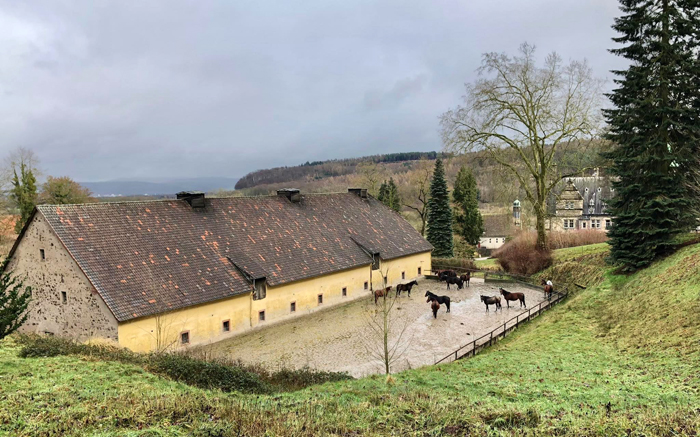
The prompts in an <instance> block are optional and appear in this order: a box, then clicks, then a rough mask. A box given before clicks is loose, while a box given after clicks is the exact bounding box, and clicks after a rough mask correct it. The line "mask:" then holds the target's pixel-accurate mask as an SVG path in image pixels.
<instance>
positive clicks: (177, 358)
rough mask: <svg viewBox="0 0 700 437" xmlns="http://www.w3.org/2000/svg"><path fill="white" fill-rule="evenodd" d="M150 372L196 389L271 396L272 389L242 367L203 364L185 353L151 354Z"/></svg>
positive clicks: (205, 362) (148, 367)
mask: <svg viewBox="0 0 700 437" xmlns="http://www.w3.org/2000/svg"><path fill="white" fill-rule="evenodd" d="M147 369H148V370H149V371H151V372H153V373H157V374H160V375H164V376H167V377H168V378H170V379H173V380H175V381H179V382H183V383H185V384H188V385H193V386H195V387H200V388H206V389H219V390H222V391H226V392H230V391H240V392H243V393H269V392H271V391H272V390H271V388H270V386H269V385H268V384H266V383H264V382H263V381H261V380H260V377H259V376H258V375H256V374H255V373H252V372H249V371H247V370H245V369H243V368H242V367H236V366H229V365H226V364H222V363H217V362H212V361H203V360H198V359H195V358H191V357H188V356H187V355H184V354H158V355H151V356H150V359H149V362H148V366H147Z"/></svg>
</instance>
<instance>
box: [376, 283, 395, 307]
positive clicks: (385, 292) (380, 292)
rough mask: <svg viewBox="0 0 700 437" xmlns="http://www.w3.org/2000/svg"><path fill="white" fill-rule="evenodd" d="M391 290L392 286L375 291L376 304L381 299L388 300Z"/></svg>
mask: <svg viewBox="0 0 700 437" xmlns="http://www.w3.org/2000/svg"><path fill="white" fill-rule="evenodd" d="M390 290H391V285H390V286H388V287H386V288H383V289H381V290H374V304H375V305H376V304H377V301H378V300H379V298H380V297H383V298H384V299H386V297H387V296H388V295H389V291H390Z"/></svg>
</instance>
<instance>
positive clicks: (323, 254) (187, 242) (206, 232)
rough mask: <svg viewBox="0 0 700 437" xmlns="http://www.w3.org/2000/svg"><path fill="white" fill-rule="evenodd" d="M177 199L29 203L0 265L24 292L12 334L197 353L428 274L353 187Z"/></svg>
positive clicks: (383, 210) (411, 238) (385, 211)
mask: <svg viewBox="0 0 700 437" xmlns="http://www.w3.org/2000/svg"><path fill="white" fill-rule="evenodd" d="M177 197H178V198H177V199H176V200H155V201H138V202H115V203H92V204H82V205H40V206H38V207H37V208H36V210H35V211H34V213H33V215H32V217H31V219H30V220H29V221H28V222H27V224H26V226H25V227H24V229H23V230H22V232H21V233H20V235H19V238H18V239H17V241H16V243H15V245H14V246H13V248H12V250H11V252H10V255H9V258H10V261H9V263H8V265H7V267H6V269H9V270H11V271H13V273H14V274H16V275H18V276H21V277H24V278H26V279H25V284H26V285H30V286H31V287H32V294H33V298H32V303H31V306H30V310H29V318H28V320H27V322H26V323H25V324H24V325H23V326H22V328H21V330H22V331H24V332H38V333H46V334H53V335H61V336H67V337H71V338H75V339H78V340H85V339H88V338H106V339H112V340H114V341H116V342H118V344H120V345H122V346H124V347H127V348H129V349H132V350H134V351H150V350H156V349H165V348H167V347H172V346H174V347H182V346H186V345H197V344H206V343H210V342H214V341H218V340H221V339H224V338H226V337H228V336H231V335H234V334H235V333H240V332H245V331H247V330H250V329H253V328H256V327H260V326H264V325H266V324H270V323H274V322H277V321H282V320H286V319H289V318H292V317H298V316H301V315H304V314H310V313H313V312H314V311H317V310H319V309H322V308H326V307H328V306H332V305H337V304H341V303H344V302H348V301H349V300H351V299H356V298H361V297H363V296H366V297H368V296H370V293H371V290H372V289H374V288H379V287H382V286H383V285H384V278H383V277H386V281H387V283H388V284H389V285H395V284H397V283H401V282H406V281H409V280H412V279H415V278H419V277H421V276H422V275H423V274H424V273H425V272H428V271H430V269H431V261H430V254H431V250H432V246H431V245H430V244H429V243H428V242H427V241H426V240H425V239H424V238H423V237H422V236H421V235H420V233H419V232H417V231H416V230H415V229H414V228H413V227H412V226H411V225H410V224H409V223H408V222H407V221H406V220H404V219H403V218H402V217H401V216H400V215H399V214H397V213H396V212H394V211H392V210H391V209H389V208H387V207H386V206H384V205H383V204H382V203H381V202H379V201H377V200H376V199H374V198H372V197H371V196H368V195H367V191H366V190H363V189H350V190H348V192H347V193H337V194H302V193H300V192H299V190H294V189H285V190H280V191H278V193H277V195H276V196H268V197H232V198H206V197H205V196H204V194H202V193H189V192H184V193H179V194H178V196H177ZM339 323H342V321H339Z"/></svg>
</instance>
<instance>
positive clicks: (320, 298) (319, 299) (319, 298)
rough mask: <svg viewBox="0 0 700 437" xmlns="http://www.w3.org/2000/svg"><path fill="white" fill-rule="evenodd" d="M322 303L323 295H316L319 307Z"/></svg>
mask: <svg viewBox="0 0 700 437" xmlns="http://www.w3.org/2000/svg"><path fill="white" fill-rule="evenodd" d="M322 303H323V295H322V294H319V295H318V304H319V305H321V304H322Z"/></svg>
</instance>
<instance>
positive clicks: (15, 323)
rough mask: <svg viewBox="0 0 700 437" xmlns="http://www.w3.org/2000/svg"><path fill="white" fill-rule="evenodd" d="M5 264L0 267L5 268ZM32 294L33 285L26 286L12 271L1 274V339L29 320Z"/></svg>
mask: <svg viewBox="0 0 700 437" xmlns="http://www.w3.org/2000/svg"><path fill="white" fill-rule="evenodd" d="M5 264H6V263H4V264H3V265H2V266H0V269H2V270H4V267H5ZM31 296H32V289H31V287H24V284H23V283H22V281H21V280H18V279H17V278H15V277H14V276H12V275H11V274H10V273H3V274H2V275H1V276H0V340H2V339H3V338H5V337H7V336H8V335H10V334H12V333H13V332H14V331H15V330H17V328H19V327H20V326H22V324H23V323H24V322H25V321H26V320H27V317H28V313H27V307H28V306H29V301H30V300H31Z"/></svg>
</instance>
